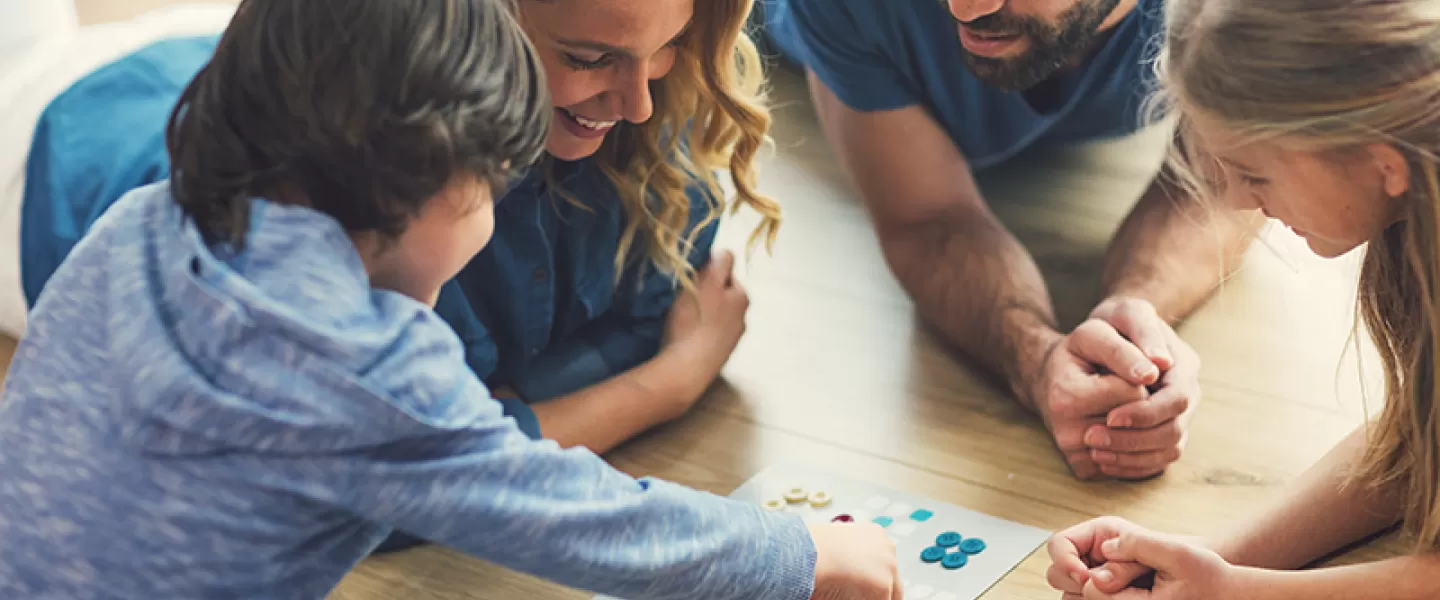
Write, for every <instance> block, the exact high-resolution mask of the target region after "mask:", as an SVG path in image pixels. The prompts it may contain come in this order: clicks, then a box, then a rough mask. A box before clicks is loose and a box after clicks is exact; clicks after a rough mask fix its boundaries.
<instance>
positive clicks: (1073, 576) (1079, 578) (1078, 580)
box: [1070, 571, 1085, 585]
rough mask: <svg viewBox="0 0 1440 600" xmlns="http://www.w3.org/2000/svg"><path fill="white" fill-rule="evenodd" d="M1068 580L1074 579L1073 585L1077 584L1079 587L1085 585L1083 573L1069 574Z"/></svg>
mask: <svg viewBox="0 0 1440 600" xmlns="http://www.w3.org/2000/svg"><path fill="white" fill-rule="evenodd" d="M1070 578H1071V579H1074V580H1075V583H1078V584H1080V585H1085V574H1084V573H1081V572H1079V571H1076V572H1074V573H1071V574H1070Z"/></svg>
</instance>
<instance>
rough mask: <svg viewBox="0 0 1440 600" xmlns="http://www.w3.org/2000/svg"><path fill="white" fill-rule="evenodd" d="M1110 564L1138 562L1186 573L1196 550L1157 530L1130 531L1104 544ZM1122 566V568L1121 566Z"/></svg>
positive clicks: (1107, 560)
mask: <svg viewBox="0 0 1440 600" xmlns="http://www.w3.org/2000/svg"><path fill="white" fill-rule="evenodd" d="M1100 552H1101V554H1103V555H1104V557H1105V561H1106V562H1111V563H1138V564H1139V565H1141V566H1144V567H1149V568H1151V569H1154V570H1156V571H1169V572H1176V571H1182V570H1184V567H1185V565H1186V564H1188V563H1187V562H1186V561H1187V560H1188V559H1189V558H1190V557H1191V555H1193V554H1194V551H1193V550H1191V549H1190V547H1189V546H1186V545H1185V543H1184V542H1181V541H1179V540H1176V539H1175V538H1173V537H1170V536H1167V535H1164V534H1160V533H1155V532H1153V531H1146V530H1136V531H1126V532H1124V533H1122V534H1120V535H1119V536H1118V537H1116V538H1114V539H1111V540H1107V541H1106V542H1105V543H1104V544H1101V545H1100ZM1117 566H1118V565H1117Z"/></svg>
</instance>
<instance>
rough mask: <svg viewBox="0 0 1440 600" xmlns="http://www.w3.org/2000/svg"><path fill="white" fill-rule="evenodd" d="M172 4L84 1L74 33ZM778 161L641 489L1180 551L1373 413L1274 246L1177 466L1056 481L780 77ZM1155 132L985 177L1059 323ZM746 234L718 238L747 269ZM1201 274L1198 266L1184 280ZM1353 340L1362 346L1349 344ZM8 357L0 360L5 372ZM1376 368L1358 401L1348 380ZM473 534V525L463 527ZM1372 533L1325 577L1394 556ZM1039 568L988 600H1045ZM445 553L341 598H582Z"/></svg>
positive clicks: (417, 556) (732, 227) (1150, 154)
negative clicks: (900, 281)
mask: <svg viewBox="0 0 1440 600" xmlns="http://www.w3.org/2000/svg"><path fill="white" fill-rule="evenodd" d="M169 3H171V2H168V1H167V0H80V1H79V3H78V4H79V8H80V14H81V19H82V21H84V22H87V23H95V22H102V21H106V20H112V19H116V18H124V17H128V16H131V15H134V14H137V13H139V12H141V11H143V10H146V9H149V8H153V7H155V6H159V5H163V4H169ZM775 98H776V102H777V105H778V108H777V112H776V131H775V140H776V146H775V148H774V152H773V153H772V154H771V155H770V156H769V157H767V159H766V164H765V168H764V173H763V177H762V190H763V191H764V192H766V193H768V194H770V195H773V196H774V197H776V198H777V199H778V200H780V202H781V203H782V204H783V205H784V207H785V211H786V222H785V226H784V228H783V230H782V234H781V238H780V241H779V243H778V244H777V245H776V247H775V250H774V253H773V254H765V253H764V252H757V253H755V254H754V255H753V256H752V258H751V260H750V261H749V262H746V263H744V264H743V266H742V268H743V271H744V274H743V278H744V281H745V282H746V285H747V287H748V288H749V289H750V291H751V296H752V308H751V312H750V316H749V332H748V333H747V335H746V337H745V339H744V340H743V341H742V343H741V345H740V348H739V349H738V350H737V351H736V354H735V356H734V358H733V359H732V360H731V361H730V363H729V365H728V366H727V367H726V369H725V372H724V376H723V380H722V381H721V382H719V383H717V384H716V386H715V387H714V388H713V389H712V391H711V392H710V393H709V394H708V395H707V397H706V398H705V399H704V400H702V402H701V403H700V405H699V406H697V407H696V409H695V410H693V411H692V412H691V413H690V414H689V415H687V416H686V417H685V418H683V419H681V420H679V421H677V422H675V423H672V424H669V425H667V426H664V427H661V428H659V429H656V430H654V431H652V432H650V433H648V434H646V435H643V436H641V437H640V438H639V439H636V440H634V441H633V442H631V443H629V444H626V445H625V446H623V447H621V448H620V449H618V450H616V451H615V452H613V453H611V454H610V455H608V457H607V458H608V459H609V460H611V461H612V462H613V463H614V464H615V465H616V466H617V467H619V468H620V469H622V470H624V471H626V472H627V473H631V474H633V475H637V476H641V475H651V476H658V477H661V478H665V479H669V480H673V481H677V482H681V483H684V484H687V485H691V486H694V487H696V488H699V489H702V490H706V491H710V492H713V493H716V494H726V493H728V492H729V491H730V490H731V489H733V488H735V487H737V486H738V485H740V483H742V482H743V481H745V480H746V479H748V478H749V477H750V476H751V475H753V474H755V473H756V472H758V471H759V470H761V469H762V468H764V467H765V466H766V465H769V464H771V463H773V462H777V461H789V460H801V461H814V462H818V463H821V464H828V465H831V466H834V467H837V468H844V469H845V470H846V472H848V473H851V474H853V475H854V476H856V477H860V478H865V479H870V480H873V481H875V482H877V483H881V484H885V485H889V486H892V487H896V488H902V489H905V490H907V491H910V492H914V493H916V494H920V495H923V496H928V497H931V498H935V499H937V500H941V501H945V502H950V503H953V504H957V505H961V506H966V507H969V508H972V509H975V510H978V511H982V512H986V513H990V514H994V515H997V516H1000V517H1003V518H1008V519H1012V520H1015V521H1018V522H1021V523H1025V524H1027V525H1033V526H1037V527H1042V528H1046V529H1050V530H1056V529H1060V528H1063V527H1066V526H1068V525H1071V524H1074V523H1076V522H1078V521H1081V520H1083V519H1086V518H1089V517H1093V516H1097V515H1104V514H1118V515H1122V516H1126V517H1129V518H1132V519H1135V520H1137V521H1139V522H1141V523H1143V524H1145V525H1149V526H1152V527H1156V528H1160V529H1163V530H1167V531H1174V532H1178V533H1203V532H1207V531H1211V530H1214V529H1216V528H1223V527H1227V526H1229V525H1230V524H1231V523H1233V522H1234V521H1235V520H1236V519H1238V518H1239V517H1240V516H1241V515H1243V514H1245V513H1246V512H1247V511H1250V510H1252V508H1253V507H1255V506H1256V505H1257V504H1259V503H1261V502H1263V501H1265V500H1267V499H1269V498H1271V497H1273V496H1274V495H1275V494H1276V493H1277V492H1278V491H1279V490H1280V489H1282V487H1283V486H1284V485H1285V484H1286V483H1287V482H1288V481H1290V480H1291V479H1293V478H1294V477H1295V476H1296V475H1298V474H1299V473H1300V472H1301V471H1303V470H1304V469H1305V468H1306V467H1307V466H1308V465H1310V464H1311V463H1313V462H1314V461H1315V460H1316V459H1318V458H1319V457H1320V456H1321V455H1322V454H1323V453H1324V452H1325V451H1326V450H1328V449H1329V448H1330V446H1331V445H1332V444H1334V443H1335V442H1336V441H1338V440H1339V439H1340V438H1341V437H1343V436H1344V435H1345V434H1346V433H1347V432H1348V431H1350V430H1351V429H1352V428H1354V427H1355V426H1356V425H1357V424H1359V423H1360V422H1361V421H1362V420H1363V417H1364V415H1365V414H1366V403H1365V402H1362V399H1363V398H1364V397H1365V395H1364V394H1363V393H1362V392H1368V393H1369V403H1368V404H1369V408H1370V409H1371V410H1374V409H1376V408H1378V406H1377V405H1378V396H1377V395H1376V392H1377V387H1376V385H1377V384H1378V381H1379V371H1378V363H1376V362H1375V361H1374V358H1373V352H1372V351H1371V350H1370V349H1369V347H1368V345H1366V344H1364V343H1361V344H1359V345H1358V346H1356V348H1358V350H1356V349H1352V350H1351V351H1349V352H1348V353H1347V348H1350V346H1348V345H1347V341H1348V340H1349V336H1350V333H1351V324H1352V323H1353V294H1354V282H1355V274H1356V270H1357V261H1356V259H1355V258H1354V257H1346V258H1342V259H1338V260H1334V261H1322V260H1319V259H1316V258H1314V257H1312V256H1310V255H1309V253H1308V252H1306V251H1305V249H1304V246H1303V245H1302V244H1301V243H1300V242H1299V241H1298V240H1296V239H1295V238H1293V237H1292V236H1290V235H1289V234H1288V233H1285V232H1282V231H1270V232H1267V239H1268V240H1270V241H1271V243H1272V247H1273V250H1272V249H1271V248H1267V247H1263V246H1257V248H1256V249H1254V250H1253V251H1252V252H1251V254H1250V256H1248V257H1247V261H1246V264H1245V267H1244V269H1243V270H1242V271H1241V272H1240V273H1239V274H1238V275H1237V276H1236V277H1235V278H1233V279H1232V280H1231V281H1228V282H1226V284H1225V285H1224V286H1223V288H1222V289H1220V290H1218V291H1217V294H1216V297H1215V298H1214V299H1213V300H1212V301H1211V302H1210V303H1209V304H1208V305H1207V306H1206V307H1205V308H1204V309H1202V310H1201V311H1200V312H1199V313H1198V314H1196V315H1195V316H1194V317H1193V318H1192V319H1190V320H1189V321H1188V322H1187V323H1186V324H1185V325H1184V327H1183V328H1182V329H1181V334H1182V335H1183V336H1184V337H1185V339H1186V340H1188V341H1189V342H1190V343H1191V344H1192V345H1194V346H1195V348H1196V350H1197V351H1198V352H1199V353H1200V355H1201V356H1202V357H1203V359H1204V361H1205V368H1204V371H1203V377H1202V382H1203V385H1204V390H1205V395H1206V397H1205V399H1204V401H1203V403H1202V405H1201V407H1200V410H1199V412H1198V414H1197V416H1196V418H1195V420H1194V423H1193V425H1192V432H1191V440H1190V445H1189V449H1188V452H1187V454H1186V456H1185V457H1184V459H1182V460H1181V461H1180V462H1179V463H1178V464H1177V465H1175V466H1174V467H1173V468H1172V469H1171V470H1170V471H1169V472H1168V473H1167V474H1165V475H1164V476H1162V477H1160V478H1157V479H1154V480H1151V481H1147V482H1143V483H1134V484H1120V483H1081V482H1078V481H1075V480H1074V479H1073V478H1071V477H1070V475H1069V473H1068V472H1067V471H1066V470H1065V468H1064V465H1063V464H1062V462H1061V461H1060V459H1059V457H1058V456H1057V454H1056V453H1055V451H1054V449H1053V447H1052V446H1051V444H1050V442H1049V439H1048V437H1047V436H1046V435H1045V432H1044V431H1043V429H1042V428H1041V426H1040V425H1039V423H1038V422H1037V421H1036V420H1035V419H1034V418H1032V417H1031V416H1030V415H1028V414H1026V413H1025V412H1023V411H1021V410H1020V409H1018V408H1016V407H1015V406H1014V404H1013V403H1012V402H1010V401H1009V400H1008V399H1007V398H1005V396H1004V395H1003V394H1002V393H1000V391H998V390H997V389H995V388H994V387H993V386H991V385H990V384H989V383H988V382H987V381H985V380H984V379H982V378H979V377H976V376H975V375H974V374H973V373H972V372H971V371H970V370H969V369H967V368H966V367H965V366H964V364H963V362H962V361H959V360H957V358H956V357H955V356H953V355H952V354H951V353H949V352H948V351H947V350H946V348H945V347H944V346H943V345H941V344H939V343H937V341H936V339H935V338H934V337H933V336H932V335H931V334H930V333H929V332H928V331H927V330H926V328H925V327H924V326H923V325H921V324H919V323H917V322H916V319H915V315H914V311H913V308H912V306H911V303H910V302H909V300H908V299H907V298H906V297H905V295H904V294H903V293H902V292H901V290H900V288H899V286H898V285H897V284H896V283H895V281H894V279H893V278H892V277H891V275H890V273H889V270H888V269H887V268H886V266H885V263H884V260H883V259H882V257H881V255H880V253H879V249H878V246H877V244H876V241H875V237H874V234H873V232H872V231H871V229H870V226H869V222H868V220H867V217H866V215H865V211H864V209H863V207H862V206H861V204H860V202H859V201H858V199H857V198H856V197H855V195H854V193H853V192H852V191H851V190H850V189H849V187H848V185H847V183H846V181H845V177H844V174H843V173H842V172H841V171H840V169H839V167H838V165H837V164H836V162H835V160H834V157H833V155H832V154H831V152H830V150H829V149H828V147H827V145H826V144H825V143H824V141H823V139H822V137H821V135H820V132H819V128H818V127H817V125H816V123H815V121H814V118H813V116H812V114H811V112H810V111H809V109H808V107H807V102H806V100H805V97H804V92H803V84H802V82H801V80H800V79H799V78H798V77H796V76H794V75H793V74H788V73H777V75H776V78H775ZM1163 141H1164V131H1163V130H1161V129H1158V128H1157V129H1156V130H1153V131H1149V132H1146V133H1144V134H1142V135H1139V136H1135V137H1134V138H1131V139H1125V140H1118V141H1115V142H1107V143H1102V144H1095V145H1091V146H1087V147H1083V148H1066V149H1049V150H1046V151H1041V152H1034V153H1031V154H1029V155H1026V156H1024V157H1022V159H1020V160H1018V161H1016V162H1015V163H1014V164H1012V165H1011V166H1008V167H1004V168H1001V169H998V170H996V171H995V172H993V173H987V174H984V175H983V176H982V184H983V187H984V189H985V191H986V193H987V195H988V196H989V197H990V198H991V201H992V203H993V204H994V205H995V207H996V210H997V213H998V214H1000V215H1001V217H1002V218H1003V219H1004V220H1005V221H1006V222H1007V224H1009V225H1010V226H1011V227H1012V228H1013V229H1014V230H1015V231H1016V233H1017V235H1019V237H1020V238H1021V239H1022V241H1025V242H1026V243H1027V245H1028V246H1029V247H1030V248H1031V249H1032V251H1033V252H1034V253H1035V254H1036V256H1037V259H1038V260H1039V261H1040V263H1041V265H1042V268H1043V271H1044V272H1045V274H1046V277H1047V279H1048V281H1049V282H1050V284H1051V291H1052V293H1053V294H1054V296H1055V297H1056V301H1057V304H1059V306H1060V308H1061V313H1062V317H1063V318H1065V319H1066V320H1068V321H1071V322H1073V321H1074V320H1076V319H1078V318H1079V316H1080V315H1083V314H1084V312H1085V311H1086V310H1087V309H1088V308H1089V306H1090V304H1091V303H1093V302H1094V300H1095V294H1096V293H1097V287H1096V282H1097V280H1098V274H1099V269H1100V259H1101V257H1102V256H1103V253H1104V251H1105V247H1106V244H1107V242H1108V240H1109V236H1110V234H1111V232H1112V231H1113V230H1114V228H1115V226H1116V225H1117V224H1118V220H1119V218H1120V217H1121V216H1123V215H1124V213H1125V212H1126V210H1128V208H1129V206H1130V205H1131V204H1132V203H1133V202H1134V200H1135V199H1136V198H1137V197H1138V195H1139V193H1140V191H1141V189H1142V187H1143V186H1144V184H1145V183H1146V180H1147V177H1148V176H1149V175H1150V174H1151V173H1152V172H1153V171H1154V169H1155V167H1156V165H1157V164H1158V161H1159V156H1160V154H1159V153H1160V150H1161V146H1162V144H1163ZM754 223H755V219H754V218H753V216H750V215H746V214H742V215H740V216H739V217H737V218H734V219H731V220H730V221H728V222H727V223H726V225H725V226H724V228H723V229H722V232H721V236H720V239H719V242H718V243H719V245H721V246H722V247H727V248H733V249H737V250H743V244H744V240H745V236H746V234H748V232H749V228H750V227H751V226H752V225H753V224H754ZM1207 257H1208V259H1210V260H1213V259H1214V258H1213V252H1212V253H1209V254H1208V255H1207V254H1206V253H1205V252H1198V253H1197V256H1196V260H1207ZM1361 337H1363V336H1361ZM11 352H13V344H3V345H0V356H3V357H5V358H7V359H8V356H9V355H10V353H11ZM1362 364H1363V365H1364V366H1365V367H1366V373H1368V375H1369V376H1368V378H1365V379H1368V380H1369V381H1368V385H1367V382H1366V381H1364V380H1362V377H1361V371H1360V366H1361V365H1362ZM477 526H478V524H477ZM1402 550H1403V548H1402V546H1401V545H1400V544H1399V543H1398V542H1397V540H1395V539H1393V537H1385V538H1382V539H1380V540H1379V541H1378V542H1375V543H1370V544H1366V545H1363V546H1361V547H1360V548H1358V549H1357V550H1355V551H1352V552H1350V553H1347V554H1343V555H1341V556H1339V557H1337V558H1336V559H1335V560H1336V561H1339V562H1346V561H1355V560H1372V559H1375V558H1379V557H1384V556H1389V555H1393V554H1395V553H1397V552H1400V551H1402ZM1047 565H1048V563H1047V562H1046V560H1045V558H1044V556H1043V555H1041V554H1036V555H1034V556H1031V557H1030V559H1029V560H1027V561H1026V562H1025V563H1024V564H1022V565H1021V567H1020V568H1019V569H1017V570H1016V571H1015V572H1014V573H1012V574H1011V575H1010V576H1009V577H1007V578H1006V579H1005V580H1004V581H1002V582H1001V583H1000V585H998V586H997V587H996V588H995V589H993V590H992V591H991V592H990V593H989V594H988V595H987V598H989V599H1002V598H1003V599H1009V598H1018V599H1042V598H1043V599H1053V598H1055V597H1057V595H1056V594H1055V593H1054V592H1052V591H1051V590H1050V589H1049V588H1048V586H1046V584H1045V580H1044V570H1045V568H1046V566H1047ZM585 596H586V594H583V593H581V592H577V591H573V590H567V589H563V588H561V587H558V586H555V585H553V584H549V583H546V582H543V581H540V580H537V579H535V578H532V577H528V576H524V575H519V574H516V573H512V572H509V571H506V570H504V569H501V568H498V567H496V566H494V565H490V564H487V563H485V562H483V561H479V560H475V559H471V558H468V557H466V556H463V555H460V554H458V553H455V552H452V551H449V550H445V549H440V548H424V549H420V550H416V551H412V552H408V553H404V554H401V555H397V556H387V557H381V558H374V559H370V560H368V561H366V562H364V563H363V564H361V565H360V566H359V567H358V568H357V569H356V570H355V571H354V572H353V573H352V574H351V575H350V576H348V577H347V578H346V579H345V580H344V581H343V582H342V583H341V585H340V586H339V587H338V588H337V589H336V590H335V592H334V593H333V594H332V596H331V597H332V598H335V599H337V600H380V599H391V598H405V599H406V600H461V599H466V600H471V599H502V598H583V597H585Z"/></svg>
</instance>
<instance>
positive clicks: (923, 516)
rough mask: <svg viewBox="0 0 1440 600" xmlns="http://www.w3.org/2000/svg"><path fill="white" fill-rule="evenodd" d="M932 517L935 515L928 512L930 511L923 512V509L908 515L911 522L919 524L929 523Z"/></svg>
mask: <svg viewBox="0 0 1440 600" xmlns="http://www.w3.org/2000/svg"><path fill="white" fill-rule="evenodd" d="M933 516H935V513H933V512H930V511H928V510H925V509H923V508H922V509H920V510H917V511H915V512H913V513H910V518H911V519H912V520H915V521H919V522H921V523H924V522H926V521H929V520H930V517H933Z"/></svg>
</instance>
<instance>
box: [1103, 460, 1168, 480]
mask: <svg viewBox="0 0 1440 600" xmlns="http://www.w3.org/2000/svg"><path fill="white" fill-rule="evenodd" d="M1097 467H1098V468H1099V469H1100V473H1101V474H1102V475H1105V476H1107V477H1112V478H1114V479H1118V480H1120V481H1137V482H1138V481H1145V480H1147V479H1153V478H1155V477H1158V476H1160V475H1164V474H1165V469H1168V468H1169V467H1170V465H1169V464H1165V465H1162V466H1159V467H1150V468H1127V467H1110V466H1105V465H1098V466H1097Z"/></svg>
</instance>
